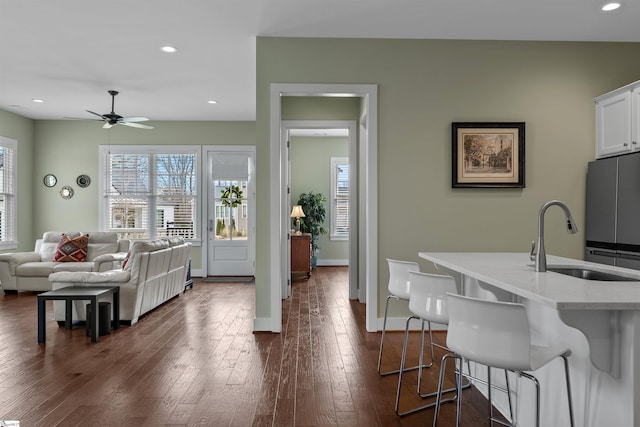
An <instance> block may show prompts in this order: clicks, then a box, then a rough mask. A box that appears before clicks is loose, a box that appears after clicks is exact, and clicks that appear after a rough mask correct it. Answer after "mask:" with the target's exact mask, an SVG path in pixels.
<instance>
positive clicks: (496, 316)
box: [434, 293, 574, 427]
mask: <svg viewBox="0 0 640 427" xmlns="http://www.w3.org/2000/svg"><path fill="white" fill-rule="evenodd" d="M447 299H448V304H449V329H448V332H447V347H449V348H450V349H451V351H452V352H453V354H448V355H446V356H445V358H447V357H453V358H458V359H460V358H462V359H464V360H468V361H474V362H477V363H481V364H483V365H487V366H488V367H494V368H500V369H508V370H511V371H515V372H516V373H517V374H518V375H519V376H521V377H524V378H527V379H529V380H531V381H532V382H533V383H534V385H535V387H536V426H539V425H540V385H539V383H538V381H537V379H536V378H535V377H534V376H533V375H531V374H530V373H528V372H525V371H534V370H536V369H538V368H540V367H542V366H544V365H546V364H548V363H550V362H551V361H553V360H554V359H555V358H557V357H561V358H562V359H563V361H564V370H565V380H566V387H567V398H568V402H569V419H570V423H571V426H573V425H574V418H573V405H572V403H571V382H570V378H569V362H568V359H567V358H568V356H569V355H570V354H571V351H570V349H568V348H566V347H564V346H551V345H547V346H545V345H540V344H533V343H532V342H531V330H530V326H529V320H528V318H527V312H526V308H525V306H524V305H522V304H515V303H510V302H500V301H488V300H482V299H477V298H471V297H466V296H462V295H457V294H454V293H448V294H447ZM445 366H446V360H445V359H443V363H442V365H441V373H440V381H439V384H438V396H437V398H436V409H435V416H434V427H435V426H436V424H437V418H438V413H439V404H440V400H441V390H442V378H443V369H444V368H445ZM490 380H491V377H490V376H489V385H490ZM457 386H458V390H460V387H461V382H460V380H458V384H457ZM488 390H489V392H488V397H489V404H490V405H491V387H489V388H488ZM460 409H461V405H460V399H458V408H457V410H458V412H457V413H458V416H457V417H456V426H457V425H458V422H459V417H460ZM490 421H491V423H493V422H497V423H499V424H503V425H508V426H514V425H515V424H514V422H515V420H513V419H512V420H511V424H505V423H504V422H502V421H501V420H498V419H495V418H494V417H493V412H491V413H490Z"/></svg>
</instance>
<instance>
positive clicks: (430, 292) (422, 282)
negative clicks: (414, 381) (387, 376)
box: [395, 271, 471, 416]
mask: <svg viewBox="0 0 640 427" xmlns="http://www.w3.org/2000/svg"><path fill="white" fill-rule="evenodd" d="M408 275H409V282H410V285H411V287H410V290H409V310H410V311H411V313H412V316H410V317H408V318H407V324H406V327H405V331H404V343H403V345H402V359H401V360H400V374H399V375H398V390H397V392H396V407H395V410H396V414H397V415H399V416H403V415H408V414H412V413H414V412H418V411H421V410H423V409H427V408H431V407H433V406H435V403H436V402H435V401H433V402H431V403H428V404H426V405H423V406H419V407H416V408H412V409H410V410H407V411H404V412H400V396H401V395H402V393H401V389H402V374H403V372H404V371H405V369H404V364H405V360H406V355H407V343H408V341H409V326H410V323H411V320H412V319H417V320H420V321H421V322H422V330H424V323H425V322H427V324H428V325H429V347H430V350H431V360H432V361H433V360H434V358H435V354H434V351H433V347H434V346H435V347H439V348H441V349H443V350H446V351H450V350H449V349H448V348H447V347H444V346H442V345H439V344H436V343H434V342H433V334H432V332H431V322H433V323H438V324H441V325H447V324H448V323H449V311H448V309H447V293H448V292H452V293H456V292H457V291H456V280H455V279H454V278H453V277H451V276H443V275H436V274H428V273H420V272H419V271H409V272H408ZM423 359H424V334H423V335H422V339H421V340H420V358H419V362H418V363H419V365H422V363H423ZM470 385H471V384H470V383H469V384H468V385H467V386H470ZM421 386H422V369H420V370H419V371H418V394H419V395H420V397H422V398H429V397H434V396H436V394H437V392H435V391H434V392H431V393H427V394H422V389H421ZM451 391H456V387H454V388H451V389H448V390H444V391H442V392H444V393H447V392H451ZM453 400H455V397H453V398H451V399H447V400H445V401H446V402H449V401H453Z"/></svg>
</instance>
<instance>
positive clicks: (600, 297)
mask: <svg viewBox="0 0 640 427" xmlns="http://www.w3.org/2000/svg"><path fill="white" fill-rule="evenodd" d="M418 255H419V256H420V258H424V259H427V260H429V261H432V262H434V263H436V264H440V265H442V266H444V267H447V268H450V269H452V270H456V271H459V272H461V273H462V274H464V275H466V276H469V277H473V278H475V279H477V280H480V281H482V282H486V283H489V284H491V285H493V286H495V287H497V288H500V289H503V290H505V291H507V292H510V293H513V294H515V295H518V296H521V297H524V298H527V299H530V300H532V301H536V302H539V303H541V304H545V305H548V306H551V307H553V308H556V309H560V310H589V309H590V310H637V309H640V270H632V269H628V268H621V267H613V266H608V265H603V264H597V263H593V262H587V261H580V260H575V259H570V258H563V257H557V256H553V255H547V268H549V267H559V266H582V267H585V266H587V267H589V268H590V269H592V270H598V271H603V272H609V273H615V274H620V275H624V276H628V277H634V278H637V279H638V281H637V282H603V281H595V280H586V279H578V278H575V277H571V276H567V275H564V274H559V273H554V272H550V271H547V272H544V273H538V272H536V271H535V269H534V262H533V261H531V260H530V258H529V254H528V253H511V252H510V253H498V252H495V253H493V252H492V253H488V252H420V253H419V254H418Z"/></svg>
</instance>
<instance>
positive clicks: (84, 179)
mask: <svg viewBox="0 0 640 427" xmlns="http://www.w3.org/2000/svg"><path fill="white" fill-rule="evenodd" d="M76 184H78V187H80V188H87V187H88V186H89V184H91V178H89V175H78V178H76Z"/></svg>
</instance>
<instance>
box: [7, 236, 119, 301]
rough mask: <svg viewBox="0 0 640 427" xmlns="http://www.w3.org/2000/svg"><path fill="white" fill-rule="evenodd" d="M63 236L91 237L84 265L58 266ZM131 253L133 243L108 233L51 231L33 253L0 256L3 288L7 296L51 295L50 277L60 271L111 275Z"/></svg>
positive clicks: (81, 263)
mask: <svg viewBox="0 0 640 427" xmlns="http://www.w3.org/2000/svg"><path fill="white" fill-rule="evenodd" d="M62 234H65V235H67V236H69V237H71V238H75V237H78V236H80V235H81V234H88V235H89V244H88V246H87V258H86V261H84V262H57V261H54V260H53V259H54V255H55V253H56V249H57V247H58V244H59V243H60V238H61V237H62ZM128 250H129V240H126V239H121V240H119V239H118V235H117V234H116V233H113V232H108V231H95V232H83V233H80V232H62V231H47V232H46V233H44V234H43V235H42V238H41V239H37V240H36V244H35V249H34V250H33V252H13V253H4V254H0V288H1V289H2V292H3V293H15V292H22V291H50V290H51V282H49V274H51V273H53V272H56V271H107V270H112V269H113V268H116V267H118V266H119V265H120V263H121V262H122V260H124V258H125V256H126V255H127V251H128Z"/></svg>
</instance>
